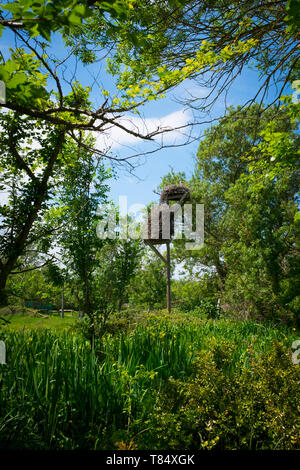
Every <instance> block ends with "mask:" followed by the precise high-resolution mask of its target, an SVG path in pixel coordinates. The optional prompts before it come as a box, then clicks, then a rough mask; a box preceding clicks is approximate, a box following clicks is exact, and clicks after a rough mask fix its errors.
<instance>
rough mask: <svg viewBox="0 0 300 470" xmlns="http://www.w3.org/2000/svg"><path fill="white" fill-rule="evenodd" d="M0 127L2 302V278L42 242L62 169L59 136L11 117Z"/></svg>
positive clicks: (1, 295)
mask: <svg viewBox="0 0 300 470" xmlns="http://www.w3.org/2000/svg"><path fill="white" fill-rule="evenodd" d="M0 122H1V131H0V150H1V156H0V161H1V168H2V172H1V180H0V183H1V189H2V190H4V191H7V193H8V201H7V202H5V203H4V204H2V205H1V208H0V223H1V225H0V250H1V251H0V253H1V257H0V299H1V301H5V291H4V288H5V285H6V281H7V278H8V275H9V274H10V273H11V272H13V269H14V268H18V265H17V262H18V259H19V258H20V256H21V255H23V254H24V251H25V250H26V248H29V247H30V246H31V245H32V244H33V243H34V242H36V241H37V240H39V239H41V238H42V236H43V228H42V227H41V225H40V219H39V217H40V214H41V212H42V211H44V210H45V209H46V207H47V204H48V203H49V199H50V197H51V191H52V190H53V184H54V180H55V176H56V175H57V172H59V170H60V168H61V165H62V161H61V160H60V158H59V157H60V155H61V151H62V148H63V143H64V139H65V132H64V131H63V130H62V129H57V128H55V127H51V126H49V125H47V124H44V123H42V122H39V121H33V120H32V119H30V118H27V117H24V116H20V115H18V114H17V113H15V114H13V115H11V114H10V113H8V114H2V115H0ZM33 142H34V143H35V147H34V146H33Z"/></svg>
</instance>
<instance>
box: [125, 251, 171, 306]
mask: <svg viewBox="0 0 300 470" xmlns="http://www.w3.org/2000/svg"><path fill="white" fill-rule="evenodd" d="M165 269H166V268H165V265H164V264H163V263H162V262H161V261H160V260H158V259H157V258H154V259H153V257H152V256H149V254H148V256H144V259H143V264H142V265H141V266H140V268H139V270H138V271H137V274H136V276H135V277H133V279H132V280H131V283H130V289H129V302H130V304H131V305H133V306H136V305H139V306H144V307H146V308H148V309H149V311H150V310H152V309H153V308H160V307H163V306H165V302H166V301H165V296H166V274H165Z"/></svg>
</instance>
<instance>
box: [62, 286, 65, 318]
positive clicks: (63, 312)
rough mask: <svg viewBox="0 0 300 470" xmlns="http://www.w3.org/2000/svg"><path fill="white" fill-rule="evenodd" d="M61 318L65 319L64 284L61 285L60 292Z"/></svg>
mask: <svg viewBox="0 0 300 470" xmlns="http://www.w3.org/2000/svg"><path fill="white" fill-rule="evenodd" d="M61 318H65V283H63V285H62V292H61Z"/></svg>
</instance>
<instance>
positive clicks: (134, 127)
mask: <svg viewBox="0 0 300 470" xmlns="http://www.w3.org/2000/svg"><path fill="white" fill-rule="evenodd" d="M190 120H191V114H190V112H189V111H187V110H181V111H176V112H174V113H171V114H167V115H166V116H164V117H161V118H158V117H152V118H145V119H143V118H141V117H138V116H132V117H130V118H124V117H123V118H119V119H118V120H117V123H119V124H120V125H121V126H123V127H124V128H126V129H128V130H129V131H132V132H135V133H139V134H142V135H147V134H149V133H152V132H156V131H158V130H159V131H165V133H163V132H162V133H161V134H159V135H157V136H156V137H154V139H155V142H158V143H164V144H178V143H180V142H182V141H183V140H184V138H185V133H186V132H187V131H186V130H185V129H178V128H180V127H182V126H185V125H186V124H188V123H189V122H190ZM176 128H177V129H178V130H176ZM172 129H175V130H172ZM96 138H97V146H98V148H103V147H105V148H106V147H111V148H113V149H116V148H118V147H121V146H122V145H133V144H137V143H141V142H146V141H145V140H144V139H141V138H138V137H136V136H135V135H133V134H130V133H128V132H126V131H124V130H123V129H121V128H120V127H118V126H116V125H112V126H110V128H107V130H106V131H105V132H101V133H99V134H98V135H97V136H96Z"/></svg>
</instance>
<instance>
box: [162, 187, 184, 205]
mask: <svg viewBox="0 0 300 470" xmlns="http://www.w3.org/2000/svg"><path fill="white" fill-rule="evenodd" d="M187 200H190V190H189V188H187V187H186V186H184V185H183V184H170V185H169V186H166V187H165V188H164V189H163V191H162V193H161V195H160V200H159V203H160V204H163V203H164V202H170V201H181V202H183V201H187Z"/></svg>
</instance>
